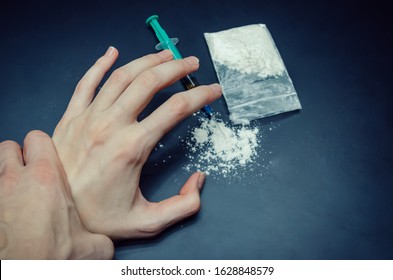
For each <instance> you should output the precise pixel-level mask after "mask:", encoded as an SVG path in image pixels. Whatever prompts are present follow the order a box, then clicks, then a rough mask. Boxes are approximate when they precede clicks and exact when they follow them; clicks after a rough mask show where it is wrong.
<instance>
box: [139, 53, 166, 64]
mask: <svg viewBox="0 0 393 280" xmlns="http://www.w3.org/2000/svg"><path fill="white" fill-rule="evenodd" d="M143 60H146V61H148V62H150V63H149V64H151V65H157V64H160V63H161V62H162V61H163V59H162V58H161V57H160V56H159V55H158V54H156V53H154V54H148V55H145V56H144V57H143Z"/></svg>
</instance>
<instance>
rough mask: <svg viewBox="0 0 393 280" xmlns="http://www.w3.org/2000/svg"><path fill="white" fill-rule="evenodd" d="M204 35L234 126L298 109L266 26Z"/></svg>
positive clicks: (295, 98) (259, 25)
mask: <svg viewBox="0 0 393 280" xmlns="http://www.w3.org/2000/svg"><path fill="white" fill-rule="evenodd" d="M204 35H205V39H206V42H207V45H208V47H209V51H210V55H211V58H212V60H213V64H214V68H215V70H216V73H217V76H218V80H219V82H220V84H221V86H222V88H223V95H224V98H225V100H226V103H227V105H228V110H229V113H230V114H229V118H230V120H231V121H232V122H233V123H234V124H247V123H249V122H250V121H252V120H255V119H259V118H263V117H267V116H271V115H276V114H279V113H283V112H288V111H293V110H298V109H301V105H300V101H299V98H298V96H297V93H296V91H295V88H294V86H293V83H292V81H291V78H290V77H289V75H288V73H287V70H286V68H285V65H284V63H283V61H282V59H281V56H280V54H279V52H278V50H277V47H276V45H275V44H274V41H273V39H272V37H271V35H270V33H269V30H268V29H267V27H266V25H264V24H253V25H247V26H243V27H237V28H232V29H228V30H224V31H220V32H215V33H205V34H204Z"/></svg>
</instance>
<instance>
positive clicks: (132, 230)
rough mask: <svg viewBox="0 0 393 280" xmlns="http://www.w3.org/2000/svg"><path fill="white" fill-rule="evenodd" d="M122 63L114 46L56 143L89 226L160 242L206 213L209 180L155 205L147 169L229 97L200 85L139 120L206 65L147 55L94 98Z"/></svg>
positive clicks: (77, 95)
mask: <svg viewBox="0 0 393 280" xmlns="http://www.w3.org/2000/svg"><path fill="white" fill-rule="evenodd" d="M117 57H118V51H117V50H116V49H115V48H113V47H110V48H109V49H108V50H107V52H106V54H105V55H104V56H103V57H101V58H99V59H98V60H97V62H96V63H95V64H94V66H93V67H92V68H91V69H90V70H89V71H88V72H87V73H86V74H85V76H84V77H83V78H82V79H81V81H80V82H79V84H78V85H77V87H76V90H75V92H74V94H73V96H72V98H71V101H70V103H69V105H68V108H67V110H66V112H65V113H64V115H63V117H62V119H61V120H60V122H59V124H58V125H57V127H56V129H55V132H54V134H53V137H52V138H53V142H54V144H55V147H56V150H57V152H58V155H59V158H60V160H61V162H62V164H63V167H64V170H65V173H66V175H67V178H68V181H69V183H70V186H71V192H72V196H73V198H74V201H75V204H76V207H77V209H78V212H79V215H80V217H81V219H82V221H83V223H84V225H85V226H86V227H87V229H88V230H90V231H91V232H94V233H99V234H104V235H107V236H109V237H110V238H112V239H114V240H118V239H124V238H141V237H150V236H154V235H156V234H158V233H160V232H161V231H163V230H164V229H166V228H167V227H169V226H171V225H173V224H174V223H176V222H178V221H180V220H182V219H184V218H186V217H188V216H190V215H192V214H194V213H196V212H197V211H198V210H199V208H200V190H201V188H202V185H203V183H204V179H205V175H204V174H203V173H200V172H196V173H194V174H192V175H191V177H190V178H189V179H188V181H187V182H186V183H185V184H184V186H183V187H182V188H181V189H180V191H179V194H178V195H175V196H173V197H170V198H168V199H165V200H163V201H160V202H157V203H153V202H149V201H148V200H146V199H145V198H144V197H143V195H142V192H141V190H140V187H139V180H140V175H141V169H142V167H143V165H144V163H145V162H146V160H147V158H148V156H149V154H150V152H151V151H152V149H153V148H154V147H155V145H156V144H157V143H158V141H159V140H160V138H162V136H163V135H164V134H166V133H167V132H169V131H170V130H171V129H172V128H173V127H174V126H175V125H176V124H177V123H179V122H180V121H182V120H183V119H185V118H186V117H188V116H190V115H191V114H192V113H194V112H196V111H197V110H199V109H200V108H201V107H203V106H204V105H206V104H209V103H211V102H213V101H214V100H216V99H217V98H219V97H220V96H221V88H220V86H219V85H217V84H213V85H209V86H199V87H197V88H195V89H192V90H189V91H185V92H180V93H177V94H175V95H173V96H172V97H171V98H170V99H169V100H168V101H166V102H165V103H164V104H162V105H161V106H160V107H159V108H157V109H156V110H155V111H154V112H153V113H152V114H150V115H149V116H148V117H146V118H145V119H143V120H142V121H137V116H138V115H139V114H140V113H141V112H142V110H143V109H144V108H145V107H146V105H147V104H148V103H149V101H150V100H151V99H152V98H153V96H154V95H155V94H156V93H157V92H158V91H159V90H160V89H162V88H165V87H167V86H168V85H170V84H172V83H174V82H176V81H178V80H179V79H180V78H182V77H184V76H185V75H187V74H189V73H191V72H194V71H196V70H197V69H198V67H199V61H198V59H197V58H196V57H188V58H185V59H183V60H175V61H174V60H172V54H171V53H170V51H168V50H166V51H162V52H160V53H158V54H150V55H147V56H145V57H142V58H140V59H137V60H134V61H132V62H131V63H129V64H127V65H125V66H123V67H121V68H119V69H117V70H115V71H114V72H113V73H112V75H111V76H110V77H109V78H108V80H107V81H106V83H105V84H104V86H103V87H102V88H101V89H100V91H99V93H98V95H97V96H96V97H95V98H94V94H95V92H96V88H97V87H98V85H99V83H100V82H101V79H102V78H103V76H104V74H105V73H106V72H107V71H108V70H109V69H110V68H111V66H112V65H113V64H114V62H115V61H116V59H117Z"/></svg>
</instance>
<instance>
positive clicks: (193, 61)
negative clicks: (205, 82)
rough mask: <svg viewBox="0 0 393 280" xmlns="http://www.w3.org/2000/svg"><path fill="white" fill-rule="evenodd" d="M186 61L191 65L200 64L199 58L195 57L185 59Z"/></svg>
mask: <svg viewBox="0 0 393 280" xmlns="http://www.w3.org/2000/svg"><path fill="white" fill-rule="evenodd" d="M184 61H185V62H187V63H188V64H190V65H196V64H199V59H198V58H197V57H195V56H189V57H186V58H185V59H184Z"/></svg>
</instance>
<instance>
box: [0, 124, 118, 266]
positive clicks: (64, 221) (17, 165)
mask: <svg viewBox="0 0 393 280" xmlns="http://www.w3.org/2000/svg"><path fill="white" fill-rule="evenodd" d="M113 251H114V249H113V243H112V241H111V240H110V239H109V238H108V237H106V236H104V235H99V234H92V233H90V232H88V231H87V230H86V228H85V227H84V226H83V225H82V223H81V221H80V219H79V216H78V213H77V210H76V208H75V205H74V203H73V201H72V198H71V192H70V188H69V184H68V182H67V178H66V176H65V174H64V170H63V168H62V165H61V163H60V160H59V158H58V156H57V154H56V150H55V147H54V145H53V142H52V140H51V138H50V137H49V136H48V135H46V134H45V133H43V132H41V131H32V132H30V133H29V134H28V135H27V136H26V138H25V141H24V148H23V152H22V149H21V147H20V146H19V144H17V143H16V142H13V141H4V142H2V143H0V258H1V259H108V258H111V257H112V255H113Z"/></svg>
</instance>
